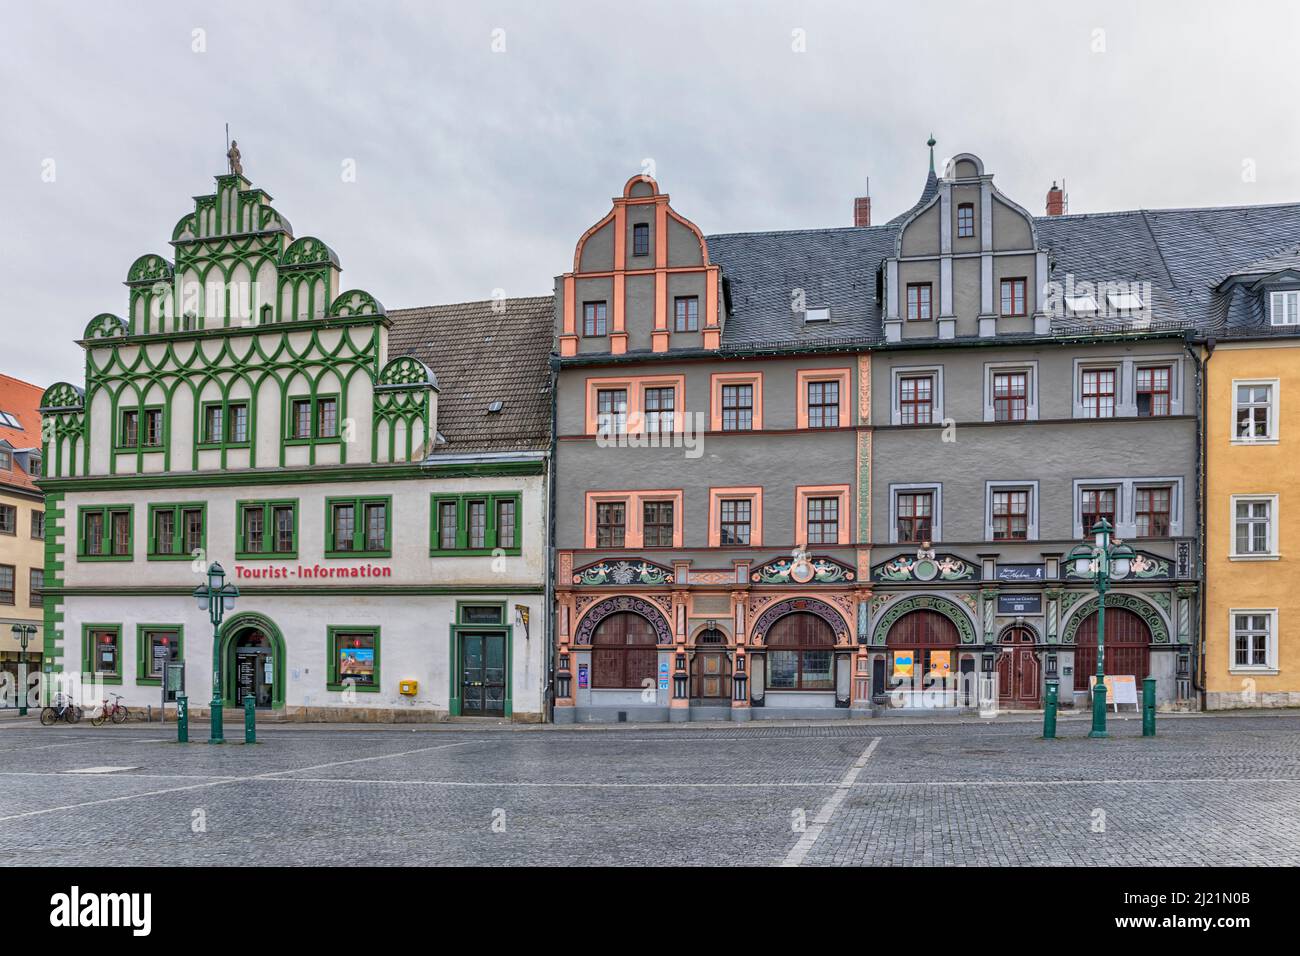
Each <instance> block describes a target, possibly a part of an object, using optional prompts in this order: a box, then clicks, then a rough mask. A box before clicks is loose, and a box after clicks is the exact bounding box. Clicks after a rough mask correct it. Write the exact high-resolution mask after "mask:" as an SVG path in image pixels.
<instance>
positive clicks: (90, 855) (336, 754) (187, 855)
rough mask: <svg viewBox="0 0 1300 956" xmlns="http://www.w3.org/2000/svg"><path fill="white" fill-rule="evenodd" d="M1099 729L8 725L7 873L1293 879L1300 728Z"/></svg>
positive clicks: (1173, 721) (2, 754) (1213, 721)
mask: <svg viewBox="0 0 1300 956" xmlns="http://www.w3.org/2000/svg"><path fill="white" fill-rule="evenodd" d="M1111 728H1112V732H1113V737H1112V738H1111V739H1108V740H1089V739H1087V738H1086V733H1087V730H1088V724H1087V722H1086V720H1080V719H1066V720H1062V722H1061V725H1060V737H1061V739H1058V740H1055V741H1044V740H1041V739H1038V734H1039V733H1040V727H1039V725H1038V723H1037V722H1036V721H1034V720H1032V719H1031V720H1021V721H1015V720H1004V719H999V720H997V721H992V722H980V721H977V720H974V719H972V720H966V721H961V722H945V723H937V722H929V723H927V722H906V723H904V722H895V721H892V720H890V719H878V720H874V721H862V722H854V723H852V724H849V723H840V724H836V725H798V726H768V725H763V724H751V725H740V726H724V727H710V728H698V727H672V728H662V727H655V728H648V727H646V728H638V727H630V726H623V727H618V728H610V729H606V730H591V729H582V730H567V729H557V728H550V729H547V730H545V731H539V732H531V733H527V732H517V731H514V730H511V729H508V728H502V727H487V728H475V727H465V726H461V725H452V726H438V727H418V726H417V727H414V728H412V727H384V728H374V727H355V726H354V727H348V728H328V727H319V726H317V727H310V728H308V727H295V726H294V725H280V726H278V727H268V728H266V729H265V730H264V731H263V733H262V738H261V739H262V742H261V743H259V744H258V745H257V746H253V747H249V746H244V745H243V744H242V743H237V742H231V743H228V744H227V745H226V746H224V747H209V746H207V745H206V744H203V743H191V744H189V745H188V746H180V745H178V744H176V743H175V738H174V731H173V729H172V728H171V727H170V726H168V727H167V728H166V729H160V728H159V727H158V726H157V725H153V726H149V725H144V724H129V725H125V726H122V727H112V726H106V727H101V728H92V727H89V726H85V725H81V726H77V727H62V726H59V727H52V728H42V727H39V726H35V725H33V724H32V723H31V722H30V721H26V720H7V721H4V722H3V724H2V725H0V865H6V866H9V865H21V864H31V863H42V864H50V865H58V864H76V865H86V866H90V865H95V866H111V865H115V864H145V865H165V864H176V863H180V864H193V865H204V864H243V863H253V864H256V863H267V864H270V863H275V864H289V865H332V864H339V865H342V864H349V863H353V862H360V863H371V864H432V865H463V864H486V865H492V864H529V865H539V864H546V865H566V864H616V865H647V864H669V865H671V864H705V865H719V864H751V865H780V864H791V865H793V864H802V865H838V864H852V865H906V864H938V865H942V864H967V865H969V864H991V865H1000V864H1033V865H1057V864H1085V865H1129V864H1164V865H1226V864H1237V865H1240V864H1261V863H1263V864H1288V865H1297V864H1300V814H1297V813H1296V812H1295V808H1296V806H1297V802H1298V801H1300V715H1296V714H1287V715H1267V716H1250V715H1233V716H1197V717H1182V718H1167V719H1165V718H1162V720H1161V723H1160V735H1159V736H1158V737H1156V738H1155V739H1143V738H1142V737H1141V736H1140V723H1139V722H1138V721H1137V720H1132V719H1126V720H1114V721H1112V724H1111ZM193 731H194V734H193V736H194V738H195V739H198V738H201V737H203V736H206V728H205V727H200V726H196V727H195V728H193ZM95 768H117V769H110V770H108V771H107V772H97V773H84V772H82V773H76V772H74V771H86V770H89V769H95Z"/></svg>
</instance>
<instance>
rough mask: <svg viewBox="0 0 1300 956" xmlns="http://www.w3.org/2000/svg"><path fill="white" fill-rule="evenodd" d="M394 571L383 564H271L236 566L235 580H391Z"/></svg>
mask: <svg viewBox="0 0 1300 956" xmlns="http://www.w3.org/2000/svg"><path fill="white" fill-rule="evenodd" d="M392 576H393V569H392V568H391V567H389V566H387V565H381V564H357V565H349V566H346V567H333V568H330V567H325V566H324V565H320V564H271V565H257V566H251V567H250V566H249V565H246V564H236V565H235V578H236V579H237V580H240V581H256V580H274V581H285V580H300V581H302V580H305V581H318V580H338V579H343V578H347V579H349V580H350V579H352V578H391V577H392Z"/></svg>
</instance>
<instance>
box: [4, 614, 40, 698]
mask: <svg viewBox="0 0 1300 956" xmlns="http://www.w3.org/2000/svg"><path fill="white" fill-rule="evenodd" d="M10 630H12V631H13V632H14V637H15V638H16V639H17V641H18V646H19V647H20V648H22V651H21V653H20V654H19V655H18V716H19V717H26V716H27V644H28V642H29V641H30V640H31V639H32V638H33V637H35V636H36V625H35V624H15V625H14V626H13V627H12V628H10Z"/></svg>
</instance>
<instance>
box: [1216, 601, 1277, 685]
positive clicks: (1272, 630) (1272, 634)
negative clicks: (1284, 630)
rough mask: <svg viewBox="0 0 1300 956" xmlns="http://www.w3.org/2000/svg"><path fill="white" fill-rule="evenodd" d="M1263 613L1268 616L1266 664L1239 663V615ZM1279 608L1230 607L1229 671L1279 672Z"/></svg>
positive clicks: (1252, 672) (1242, 672)
mask: <svg viewBox="0 0 1300 956" xmlns="http://www.w3.org/2000/svg"><path fill="white" fill-rule="evenodd" d="M1238 614H1262V615H1264V616H1265V617H1267V618H1268V644H1267V645H1266V648H1265V657H1266V658H1267V659H1268V663H1266V664H1238V663H1237V615H1238ZM1277 616H1278V615H1277V608H1275V607H1234V608H1229V609H1228V671H1229V673H1232V674H1277V673H1278V663H1277V661H1278V655H1277Z"/></svg>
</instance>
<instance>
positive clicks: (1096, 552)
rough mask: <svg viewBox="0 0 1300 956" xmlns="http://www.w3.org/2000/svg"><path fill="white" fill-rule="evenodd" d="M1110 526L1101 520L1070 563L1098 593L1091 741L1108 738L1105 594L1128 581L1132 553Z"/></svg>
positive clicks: (1074, 549)
mask: <svg viewBox="0 0 1300 956" xmlns="http://www.w3.org/2000/svg"><path fill="white" fill-rule="evenodd" d="M1113 530H1114V529H1112V528H1111V526H1110V522H1109V521H1107V520H1106V519H1105V518H1101V519H1099V520H1098V521H1097V523H1096V524H1095V525H1093V526H1092V530H1091V531H1090V532H1089V533H1090V534H1091V535H1092V541H1091V542H1088V541H1084V542H1083V543H1082V544H1077V545H1075V546H1074V548H1073V549H1071V551H1070V553H1069V554H1068V555H1067V556H1066V560H1067V561H1072V562H1073V563H1074V573H1075V574H1076V575H1078V576H1079V577H1081V578H1092V580H1093V587H1095V588H1096V589H1097V684H1096V686H1095V687H1093V689H1092V730H1091V731H1089V733H1088V736H1089V737H1105V736H1107V733H1106V592H1107V591H1109V590H1110V583H1111V581H1112V580H1116V581H1118V580H1122V579H1123V578H1126V577H1128V572H1129V562H1131V561H1132V560H1133V558H1134V552H1133V549H1132V548H1130V547H1129V546H1128V545H1126V544H1124V542H1122V541H1120V540H1119V538H1116V537H1115V536H1114V535H1112V534H1111V532H1112V531H1113Z"/></svg>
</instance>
